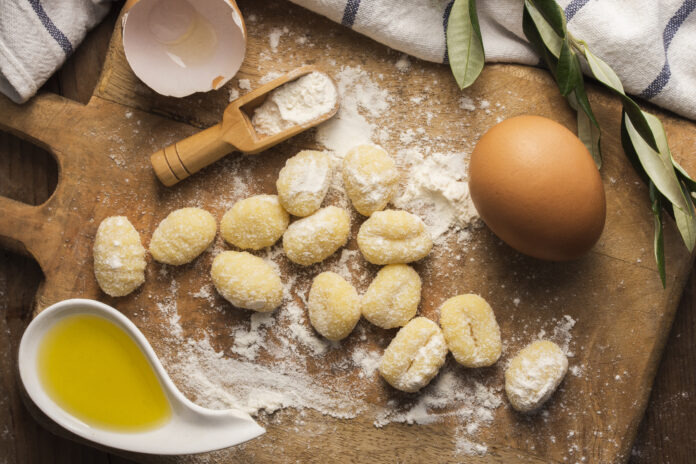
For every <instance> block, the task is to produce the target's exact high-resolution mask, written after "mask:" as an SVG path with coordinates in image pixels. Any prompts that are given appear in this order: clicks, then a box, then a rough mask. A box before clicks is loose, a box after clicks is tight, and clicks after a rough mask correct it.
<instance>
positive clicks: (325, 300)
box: [307, 272, 360, 341]
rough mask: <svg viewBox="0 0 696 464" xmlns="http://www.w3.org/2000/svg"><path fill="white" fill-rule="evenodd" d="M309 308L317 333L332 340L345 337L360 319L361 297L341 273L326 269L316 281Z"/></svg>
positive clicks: (311, 291) (310, 292) (308, 303)
mask: <svg viewBox="0 0 696 464" xmlns="http://www.w3.org/2000/svg"><path fill="white" fill-rule="evenodd" d="M307 310H308V312H309V321H310V322H311V323H312V327H314V328H315V329H316V331H317V332H319V333H320V334H321V335H323V336H324V337H326V338H328V339H329V340H334V341H335V340H341V339H343V338H346V337H347V336H348V335H349V334H350V333H351V332H352V331H353V328H354V327H355V324H357V323H358V320H360V297H359V296H358V292H357V291H356V290H355V287H353V286H352V285H351V284H349V283H348V282H346V280H345V279H344V278H343V277H341V276H340V275H338V274H336V273H334V272H322V273H321V274H319V275H318V276H316V277H315V278H314V281H313V282H312V288H311V289H310V290H309V299H308V301H307Z"/></svg>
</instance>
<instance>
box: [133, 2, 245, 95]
mask: <svg viewBox="0 0 696 464" xmlns="http://www.w3.org/2000/svg"><path fill="white" fill-rule="evenodd" d="M194 21H198V22H196V23H194ZM194 26H200V27H199V28H197V29H196V28H194ZM191 30H194V31H198V32H200V34H197V35H196V40H192V41H191V43H190V44H188V45H186V46H185V47H183V48H182V44H181V42H182V41H181V40H180V39H181V38H182V37H185V36H186V34H187V31H188V32H190V31H191ZM177 41H178V42H177ZM201 44H202V45H201ZM177 47H178V48H177ZM123 49H124V51H125V54H126V59H127V60H128V63H129V64H130V66H131V68H132V69H133V72H134V73H135V74H136V75H137V76H138V78H140V80H142V81H143V82H144V83H145V84H147V86H148V87H150V88H151V89H153V90H154V91H155V92H157V93H160V94H162V95H167V96H173V97H185V96H187V95H191V94H192V93H195V92H205V91H208V90H213V89H217V88H220V87H221V86H222V85H224V84H225V83H226V82H228V81H229V80H230V79H231V78H232V77H233V76H234V75H235V74H236V73H237V71H238V70H239V68H240V67H241V65H242V62H243V61H244V54H245V52H246V29H245V26H244V21H243V20H242V15H241V13H240V12H239V9H238V8H237V5H236V4H235V3H234V2H232V1H227V0H195V1H193V0H191V1H187V0H139V1H138V2H137V3H135V4H133V5H132V6H131V7H130V9H129V10H128V12H127V13H126V14H125V15H124V16H123ZM181 50H183V51H184V52H185V53H184V54H186V55H188V56H189V57H191V58H192V59H191V60H188V61H187V60H182V59H180V57H179V56H180V55H181V53H180V51H181Z"/></svg>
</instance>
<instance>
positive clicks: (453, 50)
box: [447, 0, 485, 89]
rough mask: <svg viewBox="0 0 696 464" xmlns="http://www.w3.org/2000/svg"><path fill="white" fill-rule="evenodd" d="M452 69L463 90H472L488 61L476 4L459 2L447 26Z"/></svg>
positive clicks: (456, 2)
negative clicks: (469, 88)
mask: <svg viewBox="0 0 696 464" xmlns="http://www.w3.org/2000/svg"><path fill="white" fill-rule="evenodd" d="M447 51H448V55H449V63H450V68H452V74H454V78H455V80H456V81H457V84H458V85H459V88H460V89H464V88H466V87H469V86H470V85H471V84H473V83H474V81H476V78H477V77H478V76H479V74H481V70H482V69H483V65H484V61H485V52H484V49H483V39H482V38H481V29H480V28H479V22H478V14H477V13H476V1H475V0H455V2H454V4H453V5H452V10H451V11H450V16H449V20H448V22H447Z"/></svg>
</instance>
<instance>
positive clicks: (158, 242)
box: [150, 208, 217, 266]
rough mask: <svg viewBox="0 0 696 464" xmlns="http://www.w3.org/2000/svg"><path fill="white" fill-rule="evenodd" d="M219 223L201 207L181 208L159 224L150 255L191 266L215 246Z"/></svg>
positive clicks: (160, 260) (151, 240)
mask: <svg viewBox="0 0 696 464" xmlns="http://www.w3.org/2000/svg"><path fill="white" fill-rule="evenodd" d="M216 232H217V222H215V218H214V217H213V215H212V214H210V213H209V212H208V211H206V210H204V209H201V208H181V209H177V210H175V211H172V212H171V213H169V215H168V216H167V217H166V218H164V219H163V220H162V222H160V223H159V225H158V226H157V228H156V229H155V231H154V232H153V234H152V239H150V254H151V255H152V257H153V258H154V259H155V261H159V262H160V263H164V264H172V265H175V266H178V265H181V264H186V263H190V262H191V261H193V260H194V259H195V258H196V257H197V256H198V255H200V254H201V253H203V252H204V251H205V249H206V248H208V247H209V246H210V244H211V243H213V240H214V239H215V233H216Z"/></svg>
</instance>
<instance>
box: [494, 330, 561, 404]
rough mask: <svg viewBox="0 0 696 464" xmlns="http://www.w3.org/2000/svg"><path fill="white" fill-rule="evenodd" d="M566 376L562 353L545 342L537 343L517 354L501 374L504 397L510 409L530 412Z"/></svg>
mask: <svg viewBox="0 0 696 464" xmlns="http://www.w3.org/2000/svg"><path fill="white" fill-rule="evenodd" d="M566 372H568V358H566V355H565V354H564V353H563V350H561V348H560V347H559V346H558V345H556V344H555V343H553V342H550V341H548V340H537V341H535V342H533V343H531V344H530V345H528V346H527V347H525V348H523V349H522V350H520V352H519V353H517V356H515V357H514V358H513V359H512V361H510V365H509V366H508V368H507V370H506V371H505V393H507V397H508V399H509V400H510V404H512V407H513V408H515V409H516V410H518V411H520V412H532V411H534V410H536V409H538V408H539V407H540V406H541V405H542V404H544V403H545V402H546V401H547V400H548V399H549V398H550V397H551V395H552V394H553V392H555V391H556V388H558V385H560V383H561V381H562V380H563V377H565V375H566Z"/></svg>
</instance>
